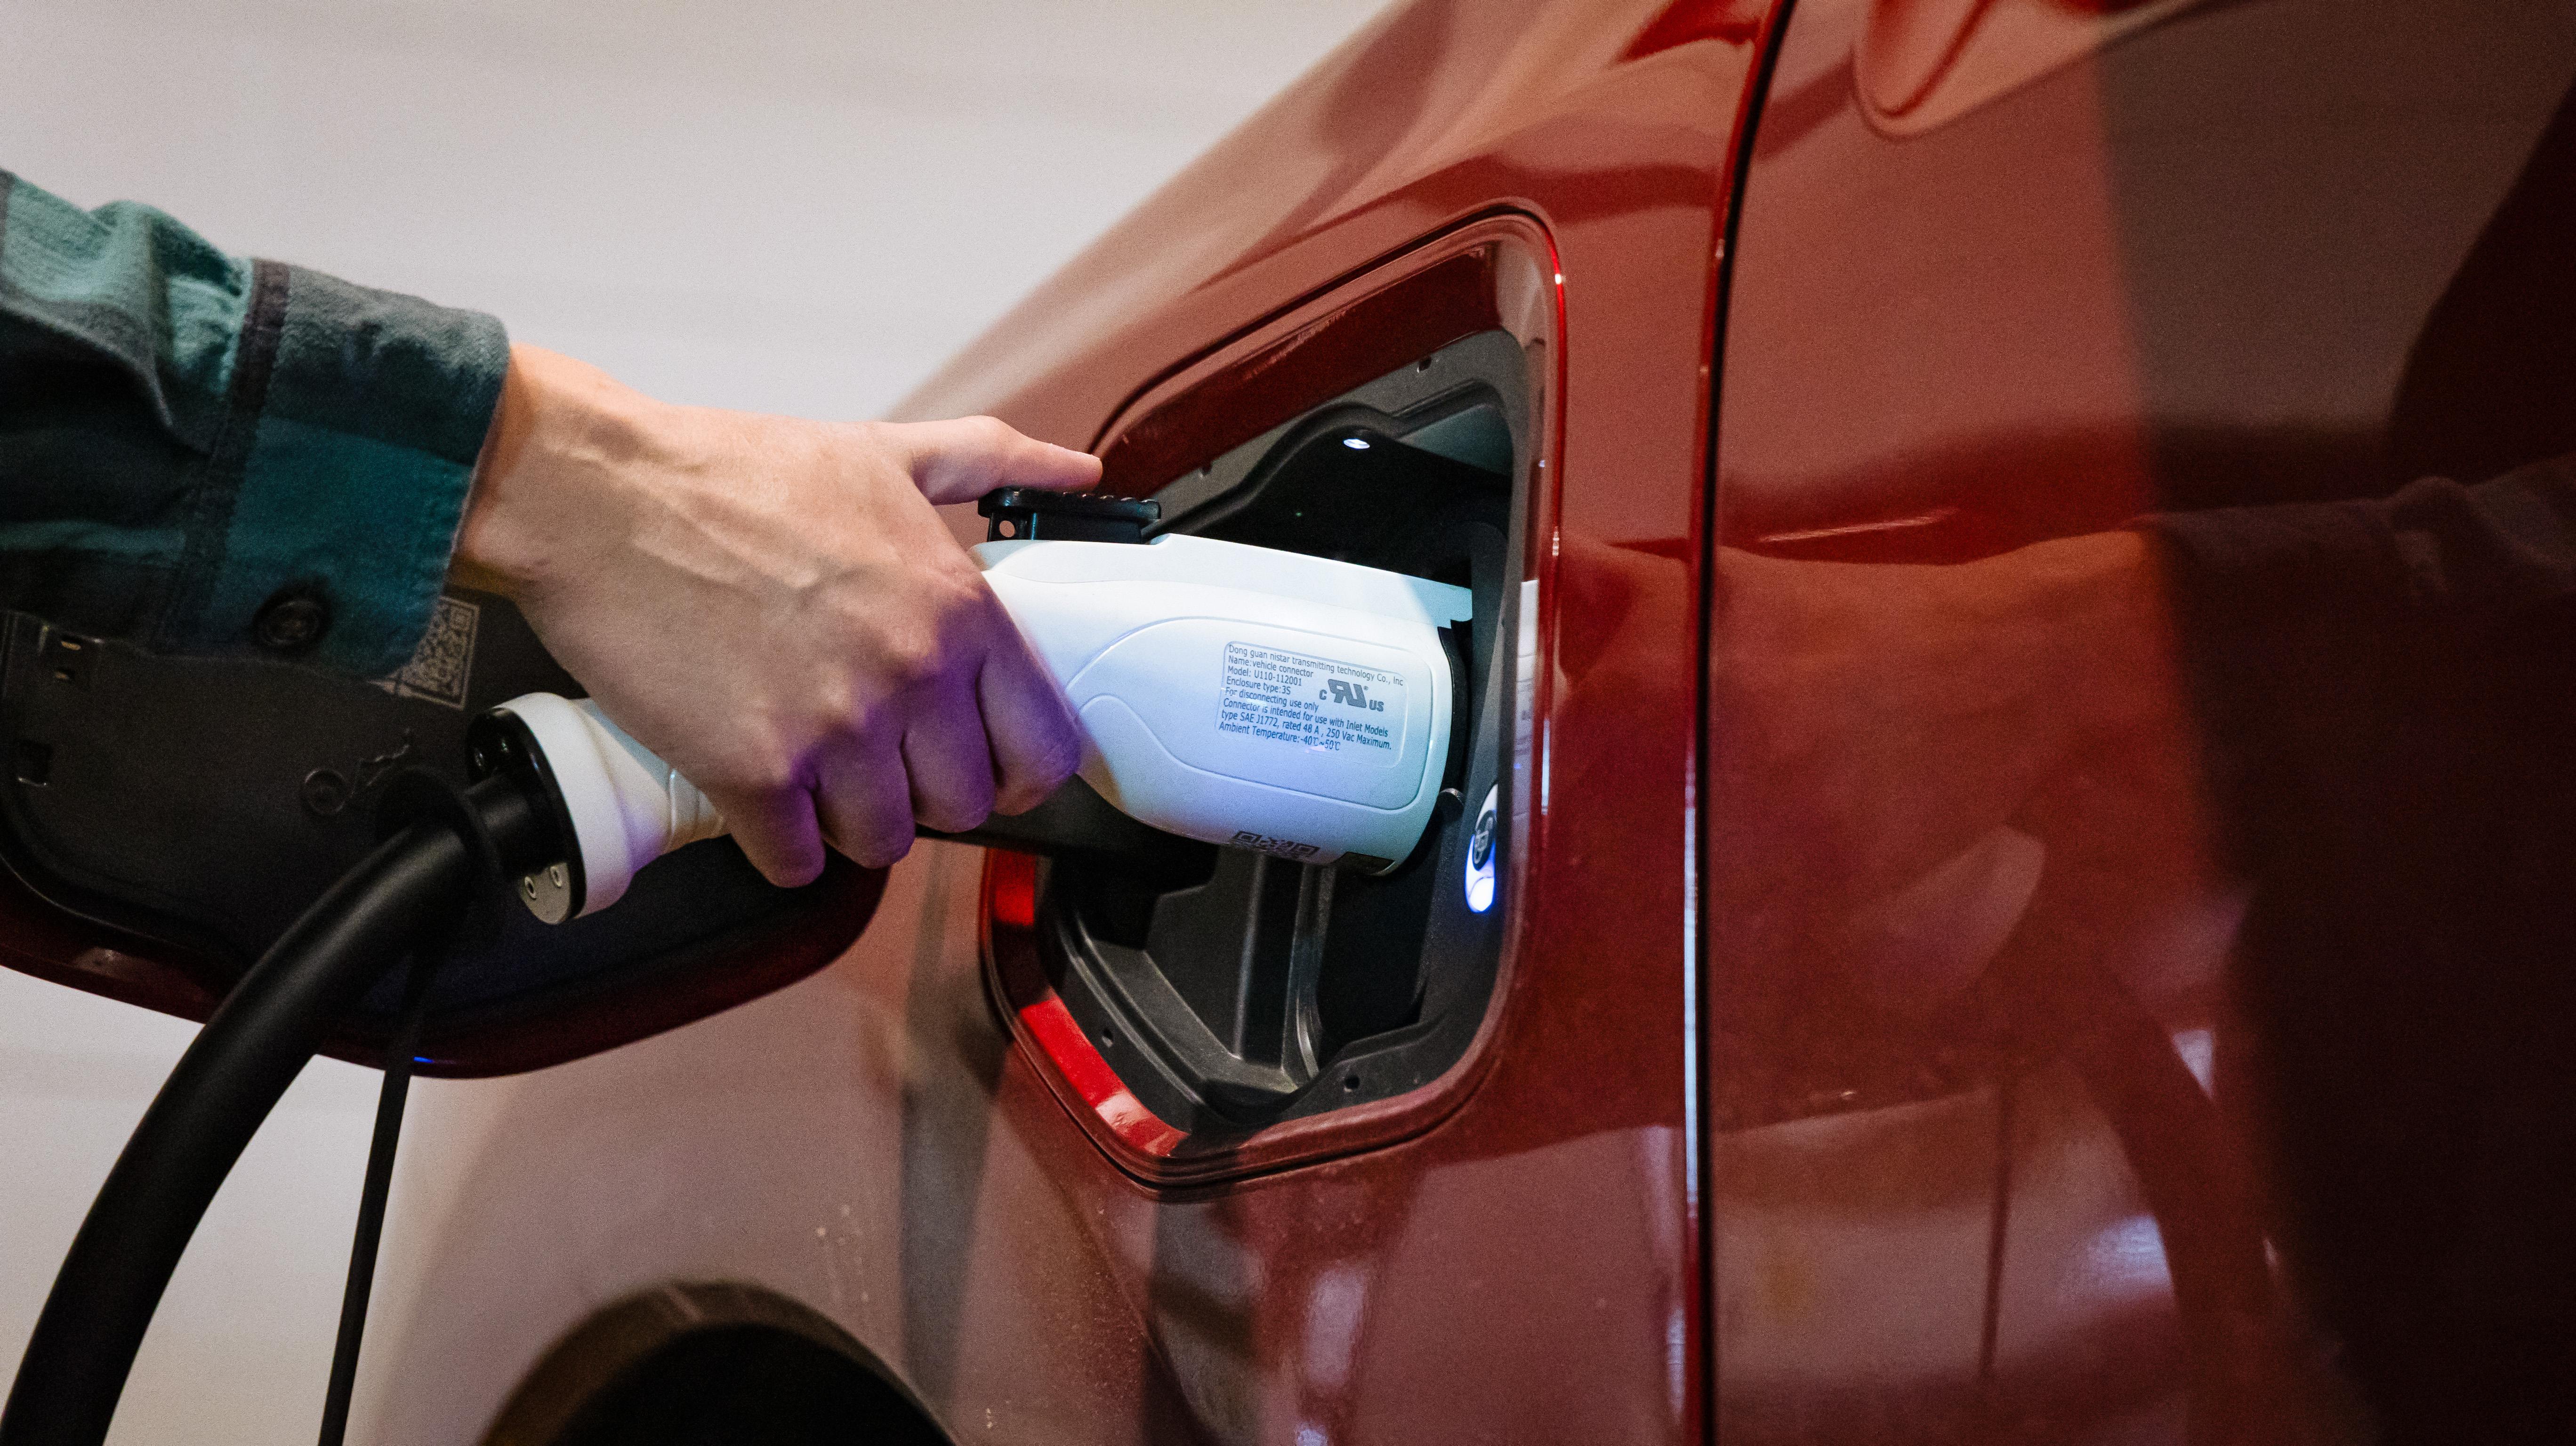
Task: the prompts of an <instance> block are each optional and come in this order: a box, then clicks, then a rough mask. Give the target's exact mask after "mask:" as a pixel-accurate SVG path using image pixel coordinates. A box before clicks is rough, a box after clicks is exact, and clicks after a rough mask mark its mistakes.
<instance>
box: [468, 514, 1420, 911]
mask: <svg viewBox="0 0 2576 1446" xmlns="http://www.w3.org/2000/svg"><path fill="white" fill-rule="evenodd" d="M974 554H975V559H976V562H977V563H978V564H979V565H980V566H981V567H982V568H983V569H984V580H985V581H986V582H988V583H990V584H991V585H992V588H993V591H994V593H995V595H996V596H998V597H999V598H1000V599H1001V601H1002V606H1003V607H1004V608H1006V609H1007V610H1008V611H1009V612H1010V614H1011V619H1012V621H1013V622H1015V623H1016V624H1018V626H1019V629H1020V632H1021V633H1022V635H1024V636H1025V637H1026V638H1027V639H1028V641H1029V645H1030V647H1031V648H1032V649H1033V650H1034V651H1035V652H1036V653H1037V655H1038V657H1039V659H1040V660H1041V661H1042V662H1044V663H1045V665H1046V667H1047V670H1048V671H1049V672H1050V673H1052V674H1053V675H1054V677H1055V679H1056V681H1057V682H1058V683H1059V684H1061V685H1062V686H1063V688H1064V690H1065V694H1066V696H1067V697H1068V698H1069V699H1071V700H1072V703H1073V708H1074V712H1075V714H1076V716H1077V717H1079V718H1080V719H1081V721H1082V727H1083V732H1084V741H1083V757H1082V776H1083V778H1084V779H1085V780H1086V781H1087V782H1089V783H1090V784H1091V786H1092V787H1093V788H1094V789H1095V790H1097V791H1098V792H1099V794H1100V796H1101V797H1103V798H1105V799H1107V800H1108V801H1109V802H1110V803H1111V804H1113V805H1114V806H1116V807H1117V808H1118V809H1120V810H1121V811H1123V812H1125V813H1126V814H1128V815H1129V816H1131V817H1133V818H1136V819H1138V820H1140V821H1142V822H1144V823H1148V824H1151V825H1153V826H1154V827H1156V828H1159V829H1163V830H1165V831H1167V832H1170V833H1176V834H1180V835H1182V836H1183V837H1186V838H1194V839H1199V840H1203V841H1205V842H1208V843H1214V844H1222V845H1226V846H1229V847H1233V848H1245V849H1253V850H1256V851H1259V852H1262V853H1268V854H1273V855H1276V856H1278V857H1280V858H1285V859H1293V860H1295V861H1297V862H1299V863H1307V864H1329V863H1335V862H1347V863H1349V864H1351V865H1353V866H1356V867H1361V868H1366V869H1371V870H1377V871H1383V870H1386V869H1391V868H1393V867H1395V865H1397V864H1398V863H1401V862H1402V861H1403V860H1404V858H1405V856H1406V855H1407V854H1410V853H1411V852H1412V851H1413V846H1414V844H1415V843H1416V842H1418V841H1419V840H1420V839H1421V837H1422V830H1423V827H1424V825H1426V824H1427V823H1429V822H1430V819H1431V813H1432V809H1433V807H1434V806H1435V805H1436V804H1437V802H1438V801H1439V796H1440V778H1441V773H1442V770H1443V769H1444V768H1445V767H1446V766H1447V764H1448V758H1449V731H1450V726H1451V716H1450V715H1451V712H1452V703H1451V693H1450V690H1451V687H1452V680H1451V676H1450V670H1449V655H1448V653H1447V651H1446V650H1445V649H1443V647H1442V646H1441V642H1440V629H1441V628H1442V627H1444V626H1445V625H1447V624H1449V623H1453V622H1459V621H1463V620H1465V619H1466V618H1467V617H1468V615H1469V613H1470V611H1471V601H1470V594H1469V593H1468V591H1467V590H1466V589H1465V588H1462V587H1451V586H1449V585H1447V584H1445V583H1436V582H1426V581H1423V580H1422V579H1420V578H1412V577H1405V576H1403V575H1401V574H1398V573H1391V572H1382V571H1380V570H1378V569H1376V568H1370V567H1360V566H1357V565H1355V564H1352V563H1347V562H1335V561H1332V560H1331V559H1329V558H1320V557H1308V556H1305V555H1303V554H1300V553H1291V552H1278V551H1273V550H1272V549H1269V548H1265V547H1247V546H1244V545H1242V544H1240V543H1232V542H1218V541H1214V540H1211V539H1208V538H1202V537H1181V536H1171V537H1162V538H1158V539H1156V540H1155V541H1153V542H1151V543H1145V544H1130V543H1108V542H1055V541H1044V540H1040V541H1029V542H988V543H985V544H984V545H982V546H980V547H977V548H975V549H974ZM494 711H495V712H499V713H506V714H509V715H511V716H513V717H516V718H517V719H519V720H520V721H521V722H522V723H524V724H525V725H526V727H527V730H528V734H529V736H530V738H531V739H532V740H533V742H534V743H535V744H536V748H537V751H538V753H539V754H541V755H542V757H543V761H544V765H545V770H546V771H547V772H548V773H550V774H551V775H552V777H553V779H554V785H555V788H556V790H557V791H558V792H559V793H560V794H561V796H562V799H563V805H564V810H565V814H566V815H567V818H568V820H569V822H570V823H571V826H572V832H573V835H574V840H575V844H576V848H575V853H576V855H577V857H575V858H573V859H569V860H567V861H566V867H565V868H564V869H563V870H562V871H560V872H558V871H554V870H549V871H547V872H545V873H543V874H534V875H530V876H529V877H528V878H526V879H524V880H522V881H521V886H522V892H523V893H525V895H526V898H527V903H528V906H529V907H530V908H531V909H533V910H535V911H536V913H537V915H538V917H540V918H544V919H547V920H549V921H552V922H561V921H562V920H564V919H566V918H572V917H578V916H580V915H583V914H592V913H596V912H598V911H599V910H601V909H604V908H607V907H608V906H609V905H610V904H613V903H615V902H617V900H618V899H619V898H621V897H623V896H624V895H625V893H626V887H627V885H628V884H630V883H631V882H633V881H634V878H635V875H636V873H637V872H638V871H639V870H641V869H642V868H643V867H644V866H645V865H646V864H649V863H651V862H652V861H653V860H655V859H657V858H660V857H661V856H662V855H663V854H666V853H668V852H670V851H671V850H673V849H676V848H679V847H680V846H681V845H683V844H691V843H695V842H697V841H698V840H700V839H709V838H714V837H717V836H718V835H720V834H722V833H724V832H725V820H724V816H723V815H722V814H719V813H718V812H717V811H716V810H715V807H714V806H713V805H712V804H710V803H708V802H707V798H706V795H705V794H702V793H700V792H699V791H698V790H697V788H696V786H695V785H693V784H691V783H690V782H689V781H688V780H687V779H685V778H682V777H681V776H680V775H679V773H678V772H677V771H675V770H674V769H672V768H671V766H670V765H668V764H666V763H664V762H663V761H662V760H661V759H659V758H657V757H655V756H654V755H653V754H652V752H651V751H649V750H647V749H646V748H645V747H644V746H643V745H642V744H640V743H637V742H636V741H635V740H634V739H633V738H630V737H628V736H627V734H626V732H625V730H624V729H621V728H619V727H618V726H617V725H616V724H614V723H611V722H609V721H608V719H607V717H606V716H605V715H603V714H602V713H601V712H600V711H599V705H598V704H596V703H593V702H590V701H589V700H587V699H584V700H582V701H579V702H572V701H568V700H566V699H563V698H559V697H556V696H555V695H554V694H551V693H530V694H526V695H524V696H522V697H518V698H513V699H511V700H510V701H509V702H507V703H504V704H502V705H501V706H500V707H499V708H497V709H495V710H494Z"/></svg>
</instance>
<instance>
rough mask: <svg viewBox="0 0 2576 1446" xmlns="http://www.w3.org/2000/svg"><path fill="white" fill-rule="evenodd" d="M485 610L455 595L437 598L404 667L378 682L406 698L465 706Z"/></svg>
mask: <svg viewBox="0 0 2576 1446" xmlns="http://www.w3.org/2000/svg"><path fill="white" fill-rule="evenodd" d="M481 620H482V610H481V609H479V608H477V607H475V605H474V604H472V603H470V602H459V601H457V600H456V599H455V598H452V597H442V598H440V599H439V600H438V610H437V611H436V612H434V613H432V614H430V618H429V631H427V632H425V633H423V634H421V638H420V646H419V647H417V648H414V649H412V654H411V661H410V662H408V663H405V664H403V665H402V671H400V672H398V673H396V674H394V675H393V676H392V677H390V678H387V679H384V680H383V681H382V682H381V683H379V684H378V685H377V686H379V687H381V688H383V689H384V690H385V691H386V692H389V693H392V694H395V695H396V696H398V697H403V698H422V699H426V700H428V701H429V702H432V703H444V704H446V705H447V706H448V707H450V708H458V709H461V708H463V707H464V706H465V685H466V681H467V680H468V679H469V678H471V677H473V675H474V633H475V629H476V626H477V625H478V624H479V623H480V622H481Z"/></svg>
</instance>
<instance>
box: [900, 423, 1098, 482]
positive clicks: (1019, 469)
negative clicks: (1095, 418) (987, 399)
mask: <svg viewBox="0 0 2576 1446" xmlns="http://www.w3.org/2000/svg"><path fill="white" fill-rule="evenodd" d="M883 425H884V429H885V432H886V433H887V440H889V441H890V442H892V443H893V444H894V445H895V446H896V447H897V448H898V449H900V450H901V451H902V453H903V455H904V458H905V462H906V465H907V467H908V468H909V470H910V471H911V473H912V480H913V485H914V486H917V487H919V488H920V489H921V495H923V496H924V497H927V498H929V499H930V500H931V501H932V502H936V503H947V502H971V501H973V500H974V499H975V498H978V497H981V496H983V495H984V494H985V493H987V492H990V491H992V490H993V489H994V488H996V487H1044V488H1048V489H1050V490H1053V491H1070V490H1073V489H1076V488H1082V487H1089V486H1091V485H1092V484H1093V483H1095V482H1098V481H1099V480H1100V459H1099V458H1097V457H1094V456H1092V455H1091V454H1090V453H1088V452H1077V451H1075V450H1073V449H1072V448H1070V447H1059V446H1057V445H1055V444H1054V443H1052V442H1041V441H1039V440H1037V439H1036V438H1034V437H1030V436H1026V435H1024V434H1022V433H1020V432H1019V431H1017V430H1015V429H1013V428H1012V427H1010V426H1009V425H1008V424H1006V423H1004V422H1001V421H998V420H996V419H995V418H992V417H959V418H956V419H954V420H951V421H945V422H892V423H886V424H883Z"/></svg>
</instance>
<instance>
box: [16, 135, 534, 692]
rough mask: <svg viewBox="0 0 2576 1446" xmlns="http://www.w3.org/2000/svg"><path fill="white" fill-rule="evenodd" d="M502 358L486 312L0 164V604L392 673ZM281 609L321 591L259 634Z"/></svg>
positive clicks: (157, 640) (476, 446)
mask: <svg viewBox="0 0 2576 1446" xmlns="http://www.w3.org/2000/svg"><path fill="white" fill-rule="evenodd" d="M508 369H509V345H508V342H507V339H506V338H505V337H504V336H503V334H502V331H501V324H500V323H499V322H498V321H495V320H493V319H492V318H491V317H488V316H484V315H481V314H479V313H475V312H468V311H451V310H447V309H444V308H440V307H435V306H431V305H429V304H428V303H427V302H423V301H420V300H417V299H415V298H412V297H408V296H401V295H396V294H394V293H392V292H385V291H371V290H368V289H366V288H364V287H358V286H352V285H350V284H349V283H347V282H345V281H340V280H337V279H335V278H333V277H330V276H325V275H323V274H322V273H320V272H318V271H312V270H308V269H306V268H303V267H299V266H287V265H283V264H281V263H278V262H274V261H252V260H243V259H239V258H236V257H232V256H228V255H226V254H225V253H223V252H221V251H219V250H217V249H215V248H214V247H213V246H211V245H209V244H207V242H206V241H205V240H204V239H202V238H201V237H199V236H197V235H196V234H195V233H194V232H192V231H190V230H188V229H187V228H186V227H184V226H181V225H180V224H179V223H178V222H176V221H174V220H172V219H171V218H169V217H168V216H165V215H163V214H161V213H160V212H158V211H155V210H152V209H151V208H149V207H145V206H137V205H133V204H131V203H127V202H117V203H115V204H113V205H108V206H102V207H100V208H99V209H97V210H95V211H83V210H81V209H79V208H78V207H76V206H73V205H71V204H70V203H68V202H66V201H64V200H62V199H61V198H59V197H56V196H53V195H50V194H48V193H46V192H44V191H42V190H39V189H37V188H36V187H34V186H32V185H29V184H28V183H26V182H25V181H22V180H19V179H17V178H16V177H14V176H12V175H10V174H9V173H8V172H6V171H0V607H9V608H15V609H19V610H23V611H27V612H32V613H36V614H39V615H41V616H43V617H45V618H47V619H49V620H51V621H54V622H56V623H58V624H60V625H62V626H64V627H67V628H71V629H73V630H76V631H80V632H87V633H92V634H96V635H101V636H108V637H117V638H123V639H126V640H129V641H131V642H134V643H137V644H139V645H141V646H143V647H146V648H150V649H153V650H155V651H161V652H169V653H185V654H205V655H221V654H245V655H267V656H277V655H280V654H284V655H289V656H294V657H297V658H299V659H301V660H302V661H305V662H309V663H313V664H317V665H319V666H322V667H326V668H330V669H333V670H335V671H339V672H344V673H349V674H354V675H357V676H360V677H376V676H382V675H384V674H388V673H391V672H393V671H394V670H395V669H397V668H399V667H401V666H402V664H403V662H404V660H405V659H406V658H407V657H409V656H410V653H411V650H412V648H413V646H414V644H415V643H416V642H417V641H418V639H419V636H420V633H421V631H422V629H423V628H424V627H425V626H426V625H427V622H428V619H429V615H430V611H431V609H432V608H433V607H435V606H436V604H437V598H438V592H439V588H440V585H441V584H442V582H443V580H444V579H445V577H446V573H447V561H448V553H449V550H450V549H451V548H452V547H453V546H454V544H455V538H456V527H457V522H458V519H459V517H460V516H461V515H462V513H463V510H464V505H465V493H466V488H467V485H468V483H469V482H470V481H471V480H472V476H473V470H474V461H475V457H476V454H477V453H478V452H479V451H480V450H481V448H482V444H483V435H484V432H485V431H486V429H487V428H488V427H489V425H490V423H491V418H492V413H493V409H494V408H495V407H496V406H497V405H498V404H499V401H500V395H501V382H502V378H503V376H504V375H505V374H506V373H507V371H508ZM295 598H303V599H309V600H310V601H311V602H313V603H316V604H319V608H318V610H317V609H316V608H313V607H304V608H298V609H295V610H294V614H295V616H296V617H297V618H298V620H299V621H300V622H301V623H302V626H300V627H298V628H293V629H286V630H281V629H279V628H277V627H275V626H273V625H272V626H270V627H267V628H263V627H262V626H261V623H260V620H261V619H262V617H263V616H274V612H275V607H276V605H277V604H280V603H281V602H283V601H285V600H288V599H295ZM317 619H318V620H320V621H321V623H322V626H321V627H320V628H319V631H318V632H316V631H315V629H314V627H313V626H312V625H313V623H314V622H315V621H316V620H317Z"/></svg>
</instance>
